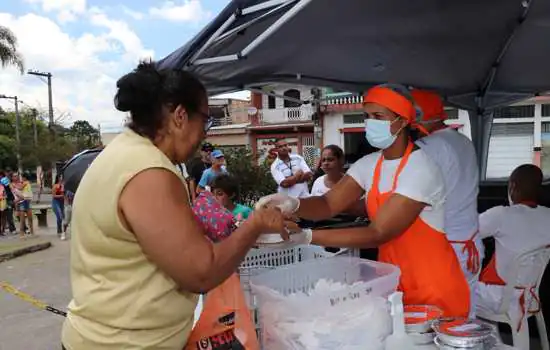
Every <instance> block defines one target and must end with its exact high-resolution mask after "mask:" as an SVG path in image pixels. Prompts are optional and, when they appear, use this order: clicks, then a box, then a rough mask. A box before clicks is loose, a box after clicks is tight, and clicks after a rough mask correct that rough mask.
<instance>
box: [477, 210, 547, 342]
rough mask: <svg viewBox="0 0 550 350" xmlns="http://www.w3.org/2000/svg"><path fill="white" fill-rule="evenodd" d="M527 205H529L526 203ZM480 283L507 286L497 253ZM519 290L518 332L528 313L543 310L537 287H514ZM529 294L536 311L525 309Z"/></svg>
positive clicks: (480, 277) (481, 277) (483, 272)
mask: <svg viewBox="0 0 550 350" xmlns="http://www.w3.org/2000/svg"><path fill="white" fill-rule="evenodd" d="M524 204H527V203H524ZM479 281H480V282H482V283H484V284H486V285H488V286H502V287H504V286H506V285H507V283H506V282H505V281H504V280H503V279H502V278H501V277H500V276H499V274H498V272H497V254H496V251H495V252H494V253H493V256H492V257H491V260H490V261H489V264H487V266H486V267H485V268H484V269H483V271H481V274H480V275H479ZM514 288H515V289H517V290H520V291H521V295H520V297H519V308H520V310H521V315H520V319H519V322H518V325H517V331H518V332H519V331H520V330H521V327H522V325H523V322H522V321H523V317H524V316H525V314H526V313H529V314H530V315H531V314H536V313H538V312H539V311H540V310H541V304H540V299H539V296H538V295H537V292H536V290H535V286H515V287H514ZM527 293H529V294H531V296H532V297H533V300H534V301H535V303H536V307H535V308H534V309H532V308H529V309H526V308H525V299H526V294H527Z"/></svg>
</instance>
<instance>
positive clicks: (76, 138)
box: [0, 109, 99, 170]
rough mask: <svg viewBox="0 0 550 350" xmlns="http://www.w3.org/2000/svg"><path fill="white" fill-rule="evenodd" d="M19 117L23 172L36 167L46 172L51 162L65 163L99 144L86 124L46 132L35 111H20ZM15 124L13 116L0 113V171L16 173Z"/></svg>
mask: <svg viewBox="0 0 550 350" xmlns="http://www.w3.org/2000/svg"><path fill="white" fill-rule="evenodd" d="M19 115H20V124H19V125H20V132H19V134H20V140H21V149H20V151H21V161H22V166H23V168H24V169H27V170H28V169H34V168H35V167H36V166H38V165H41V166H42V167H43V168H44V169H49V168H51V164H52V162H57V161H65V160H66V159H68V158H69V157H71V156H72V155H73V154H75V153H77V152H79V151H81V150H83V149H86V148H91V147H93V146H95V145H97V142H98V141H99V131H98V130H97V129H95V128H93V127H91V125H90V124H89V123H88V122H86V121H77V122H75V123H74V124H75V125H73V127H71V128H70V129H66V128H65V127H63V126H62V125H54V126H53V128H52V129H50V128H48V125H47V124H46V122H45V121H43V120H42V119H41V118H40V117H39V116H38V115H39V113H38V111H36V110H33V109H22V110H20V112H19ZM15 120H16V116H15V112H5V111H2V110H0V169H17V159H16V151H17V142H16V137H15V130H16V128H15ZM35 129H36V132H35ZM52 131H53V132H52Z"/></svg>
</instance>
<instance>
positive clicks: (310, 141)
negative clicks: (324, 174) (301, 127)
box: [302, 135, 319, 169]
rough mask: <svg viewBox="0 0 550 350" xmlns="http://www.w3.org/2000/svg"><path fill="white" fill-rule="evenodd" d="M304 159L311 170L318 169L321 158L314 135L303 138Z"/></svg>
mask: <svg viewBox="0 0 550 350" xmlns="http://www.w3.org/2000/svg"><path fill="white" fill-rule="evenodd" d="M302 157H304V160H305V161H306V163H307V165H309V167H310V168H311V169H315V168H317V163H318V160H319V158H318V152H317V149H316V148H315V139H314V138H313V135H311V136H302Z"/></svg>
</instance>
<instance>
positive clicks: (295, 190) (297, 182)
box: [271, 139, 313, 198]
mask: <svg viewBox="0 0 550 350" xmlns="http://www.w3.org/2000/svg"><path fill="white" fill-rule="evenodd" d="M275 146H276V150H277V159H275V161H274V162H273V164H271V175H272V176H273V179H274V180H275V182H276V183H277V185H278V186H279V188H278V189H277V191H278V192H279V193H284V194H287V195H289V196H291V197H295V198H304V197H309V188H308V186H307V182H308V181H309V180H311V178H312V177H313V172H312V171H311V169H310V168H309V166H308V165H307V163H306V161H305V160H304V158H302V156H300V155H298V154H291V149H290V147H289V146H288V143H287V142H286V141H285V140H284V139H277V140H276V141H275Z"/></svg>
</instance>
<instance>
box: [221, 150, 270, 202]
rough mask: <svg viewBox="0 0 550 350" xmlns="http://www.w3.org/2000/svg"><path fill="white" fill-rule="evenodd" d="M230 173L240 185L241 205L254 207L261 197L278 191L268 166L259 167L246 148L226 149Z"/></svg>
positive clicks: (239, 199) (225, 153)
mask: <svg viewBox="0 0 550 350" xmlns="http://www.w3.org/2000/svg"><path fill="white" fill-rule="evenodd" d="M223 152H224V155H225V159H226V162H227V169H228V171H229V173H230V174H231V175H232V176H234V178H235V179H236V180H237V181H238V184H239V198H238V201H239V203H242V204H244V205H248V206H253V205H254V203H256V202H257V201H258V199H260V198H261V197H263V196H265V195H268V194H271V193H274V192H276V191H277V187H276V185H275V181H274V180H273V178H272V177H271V173H270V169H269V167H268V166H267V165H266V164H262V165H257V164H258V163H257V161H256V158H255V157H254V155H253V154H252V152H251V151H250V150H249V149H247V148H244V147H235V148H224V151H223Z"/></svg>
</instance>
